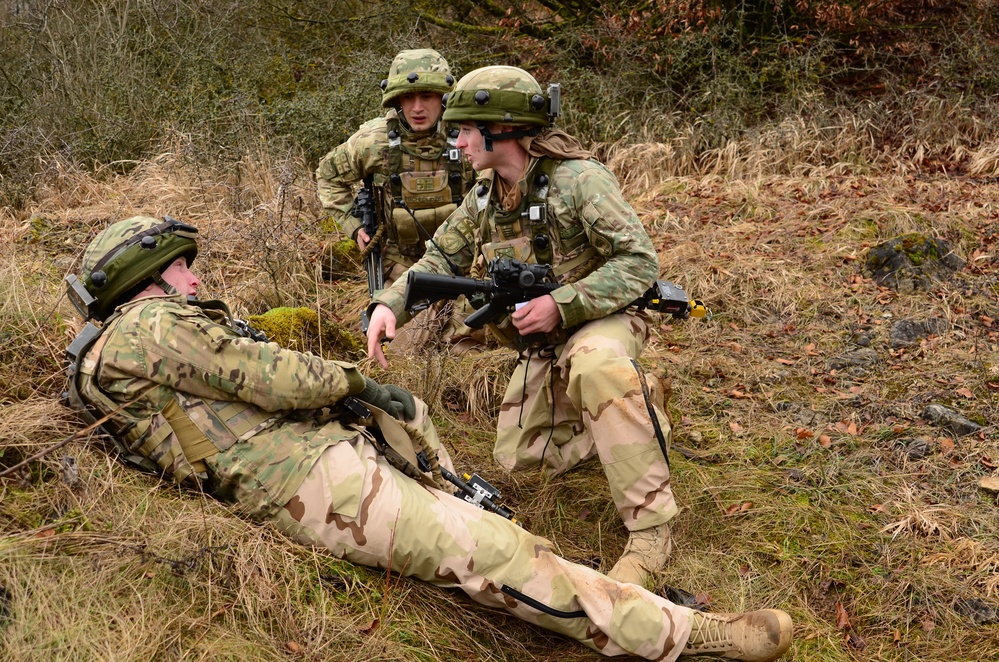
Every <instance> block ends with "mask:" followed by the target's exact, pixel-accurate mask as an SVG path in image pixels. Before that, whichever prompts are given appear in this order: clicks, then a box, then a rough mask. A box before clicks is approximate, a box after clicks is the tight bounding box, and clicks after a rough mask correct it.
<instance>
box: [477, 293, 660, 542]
mask: <svg viewBox="0 0 999 662" xmlns="http://www.w3.org/2000/svg"><path fill="white" fill-rule="evenodd" d="M648 335H649V330H648V325H647V324H646V322H645V320H644V319H643V318H642V317H640V316H637V315H632V314H627V313H619V314H615V315H609V316H607V317H604V318H601V319H598V320H594V321H592V322H587V323H586V324H584V325H582V326H581V327H580V328H579V329H578V330H577V331H576V332H575V333H573V334H572V336H571V337H570V338H569V340H568V342H567V343H566V344H564V345H558V346H556V347H554V348H544V349H541V350H537V349H532V350H529V351H525V352H522V353H521V355H520V361H519V363H518V364H517V367H516V368H515V369H514V371H513V375H512V376H511V377H510V383H509V385H508V386H507V390H506V393H505V394H504V396H503V403H502V405H501V406H500V412H499V417H498V420H497V435H496V446H495V448H494V449H493V456H494V457H495V458H496V461H497V462H498V463H499V464H500V465H501V466H503V467H504V468H506V469H508V470H519V469H526V468H529V467H536V466H538V465H541V466H542V468H543V470H544V471H545V472H546V473H550V474H551V475H558V474H561V473H563V472H565V471H568V470H569V469H571V468H572V467H574V466H576V465H577V464H579V463H580V462H582V461H583V460H586V459H589V458H591V457H593V456H594V455H596V456H597V457H599V458H600V463H601V464H602V465H603V468H604V474H605V475H606V476H607V482H608V483H609V484H610V492H611V497H612V498H613V500H614V505H615V506H616V507H617V511H618V513H619V514H620V515H621V519H622V520H623V521H624V525H625V527H627V529H628V530H629V531H638V530H640V529H645V528H648V527H651V526H657V525H659V524H662V523H663V522H667V521H669V520H670V519H672V518H673V516H674V515H676V512H677V506H676V502H675V501H674V499H673V492H672V490H671V489H670V474H669V466H668V465H667V463H666V459H665V456H664V455H663V448H662V446H661V445H660V443H659V439H658V438H657V437H656V434H655V430H654V428H653V426H652V420H651V418H650V416H649V405H648V404H647V403H646V400H645V397H644V395H643V390H642V376H640V374H639V372H638V370H637V363H633V362H632V360H633V359H634V360H635V361H637V359H638V356H639V355H640V354H641V352H642V349H643V348H644V346H645V342H646V340H647V339H648ZM648 381H649V382H656V386H657V387H658V380H655V379H654V378H653V377H652V376H649V380H648ZM656 400H660V401H661V396H660V397H658V398H652V401H653V403H656ZM661 406H662V403H661V402H660V403H658V404H653V407H654V410H655V412H656V415H657V418H658V420H659V426H660V428H661V429H662V432H663V441H664V442H665V444H666V447H667V448H668V447H669V443H670V441H671V431H670V424H669V419H668V417H667V416H666V415H665V414H664V413H663V411H662V409H661Z"/></svg>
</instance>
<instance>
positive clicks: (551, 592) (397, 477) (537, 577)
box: [274, 436, 692, 660]
mask: <svg viewBox="0 0 999 662" xmlns="http://www.w3.org/2000/svg"><path fill="white" fill-rule="evenodd" d="M345 482H349V483H351V484H361V485H363V487H362V488H361V490H360V492H359V493H358V495H357V497H356V499H354V500H351V501H350V502H349V504H347V505H341V504H340V502H338V501H337V500H336V495H335V494H334V493H333V491H332V490H333V486H337V485H341V484H343V483H345ZM357 504H360V505H359V507H358V505H357ZM274 521H275V522H276V523H277V525H278V527H279V528H281V529H282V530H283V531H284V532H285V533H286V534H288V535H289V536H290V537H291V538H292V539H294V540H297V541H298V542H301V543H303V544H306V545H313V546H317V547H326V548H328V549H330V550H332V551H333V553H334V554H336V555H337V556H340V557H342V558H344V559H347V560H349V561H352V562H354V563H359V564H362V565H367V566H373V567H378V568H386V569H390V570H393V571H395V572H397V573H400V574H403V575H406V576H410V577H416V578H419V579H423V580H425V581H428V582H431V583H433V584H436V585H438V586H442V587H449V588H450V587H453V588H459V589H461V590H462V591H464V592H465V593H466V594H467V595H468V596H469V597H471V598H472V599H473V600H475V601H476V602H478V603H480V604H483V605H487V606H490V607H495V608H498V609H504V610H506V611H507V612H508V613H509V614H511V615H513V616H516V617H517V618H520V619H523V620H525V621H528V622H530V623H535V624H537V625H540V626H542V627H544V628H547V629H549V630H552V631H554V632H557V633H559V634H562V635H565V636H567V637H571V638H573V639H575V640H577V641H579V642H582V643H583V644H585V645H587V646H589V647H590V648H592V649H594V650H596V651H599V652H600V653H602V654H604V655H621V654H626V653H627V654H631V655H636V656H639V657H643V658H646V659H650V660H675V659H676V658H677V656H679V655H680V654H681V653H682V652H683V646H684V643H685V642H686V641H687V638H688V637H689V635H690V627H691V614H692V612H691V610H689V609H687V608H686V607H682V606H679V605H675V604H673V603H671V602H669V601H668V600H666V599H664V598H661V597H659V596H657V595H654V594H652V593H650V592H648V591H646V590H645V589H643V588H641V587H639V586H636V585H634V584H621V583H618V582H615V581H613V580H612V579H609V578H608V577H606V576H604V575H602V574H600V573H598V572H596V571H595V570H591V569H590V568H586V567H584V566H580V565H576V564H574V563H571V562H569V561H566V560H565V559H563V558H560V557H559V556H556V555H555V554H554V553H553V552H552V551H551V549H550V547H549V544H548V543H547V541H545V540H544V539H542V538H539V537H537V536H534V535H531V534H530V533H528V532H527V531H525V530H524V529H522V528H520V527H518V526H517V525H515V524H513V523H511V522H510V521H508V520H506V519H504V518H502V517H499V516H498V515H494V514H492V513H487V512H485V511H483V510H480V509H478V508H476V507H475V506H473V505H471V504H469V503H466V502H464V501H462V500H460V499H457V498H455V497H453V496H451V495H448V494H444V493H443V492H440V491H438V490H435V489H432V488H427V487H424V486H421V485H420V484H418V483H416V482H415V481H413V480H409V479H407V478H406V477H405V476H403V475H402V474H400V473H399V472H398V471H396V470H395V469H394V468H392V467H390V466H389V465H388V464H387V463H386V462H385V459H384V458H382V457H380V456H378V455H377V454H375V452H374V450H373V449H372V447H371V446H370V444H367V443H365V442H364V440H363V437H360V436H359V437H357V438H355V439H354V440H352V441H350V442H346V443H341V444H339V445H337V446H333V447H332V448H329V449H327V450H326V452H325V453H324V454H323V456H322V457H321V458H320V459H319V461H318V462H317V463H316V465H315V466H314V468H313V470H312V472H311V473H310V474H309V475H308V477H307V478H306V479H305V481H304V482H303V483H302V486H301V488H300V489H299V490H298V492H296V494H295V495H294V496H293V497H292V498H291V500H290V501H289V502H288V503H287V505H286V506H285V507H284V508H283V509H282V510H281V511H280V512H279V513H278V514H277V516H276V517H275V520H274ZM523 596H527V598H528V599H533V600H535V601H537V602H538V603H540V604H541V605H542V606H544V607H546V608H547V609H548V610H549V613H545V611H542V610H541V609H539V608H537V606H536V605H532V604H529V603H528V602H527V601H525V599H524V598H523ZM551 610H557V611H558V612H561V614H560V615H552V613H550V611H551Z"/></svg>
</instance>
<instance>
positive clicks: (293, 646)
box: [284, 641, 302, 654]
mask: <svg viewBox="0 0 999 662" xmlns="http://www.w3.org/2000/svg"><path fill="white" fill-rule="evenodd" d="M284 649H285V650H286V651H288V652H289V653H293V654H294V653H297V652H298V651H300V650H302V647H301V646H299V645H298V642H295V641H286V642H284Z"/></svg>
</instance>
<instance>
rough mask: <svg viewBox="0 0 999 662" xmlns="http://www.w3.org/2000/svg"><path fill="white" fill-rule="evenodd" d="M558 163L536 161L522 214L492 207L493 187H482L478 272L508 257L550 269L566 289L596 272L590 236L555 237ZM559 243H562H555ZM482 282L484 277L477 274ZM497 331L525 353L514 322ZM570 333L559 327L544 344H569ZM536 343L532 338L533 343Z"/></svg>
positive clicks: (505, 321)
mask: <svg viewBox="0 0 999 662" xmlns="http://www.w3.org/2000/svg"><path fill="white" fill-rule="evenodd" d="M558 165H559V161H557V160H555V159H551V158H547V157H542V158H539V159H537V161H535V163H534V165H533V166H532V167H531V169H530V171H529V172H528V174H527V176H526V177H525V179H526V180H527V181H528V182H529V185H528V190H527V193H526V194H525V195H524V196H523V198H522V199H521V202H520V205H519V206H518V208H517V209H515V210H513V211H510V212H505V211H502V210H500V209H498V207H497V206H496V205H495V204H493V203H492V195H493V190H492V189H493V186H494V184H493V182H489V183H488V185H487V184H486V183H485V182H484V181H483V182H480V184H479V187H478V188H477V189H476V192H475V193H476V199H477V208H478V210H479V214H478V222H479V224H478V227H479V231H478V232H479V236H478V242H479V253H480V255H481V257H482V261H481V262H480V263H478V265H477V267H478V269H480V270H481V269H484V268H485V265H487V264H489V263H490V262H492V261H493V260H494V259H496V258H500V257H506V258H512V259H515V260H520V261H521V262H527V263H532V264H549V265H551V267H552V272H553V273H554V275H555V278H556V280H557V281H558V283H559V284H561V285H567V284H570V283H574V282H576V281H578V280H580V279H581V278H585V277H586V276H588V275H589V274H590V273H592V272H593V271H595V270H596V269H597V268H598V267H600V265H601V264H603V259H602V258H600V256H599V255H598V254H597V251H596V249H595V248H593V247H592V246H590V245H589V243H588V241H587V239H586V234H585V233H584V232H582V231H579V232H577V233H575V234H573V235H572V236H570V237H562V236H559V235H555V238H554V239H553V236H552V233H555V232H558V230H557V228H558V227H559V224H558V222H557V219H556V218H555V215H554V212H553V211H552V209H551V206H550V205H549V204H548V194H549V191H550V188H551V183H552V181H553V178H554V174H555V169H556V168H557V167H558ZM556 242H557V243H556ZM474 272H475V269H473V275H474V276H475V277H476V278H481V277H482V274H481V273H474ZM493 332H494V333H496V334H497V335H499V336H500V337H502V338H506V339H507V340H508V341H509V342H510V343H512V344H513V345H515V346H517V347H518V348H519V349H523V346H524V345H525V342H524V339H523V338H521V337H520V336H519V334H517V331H516V329H515V328H514V327H513V325H512V323H511V322H510V320H509V318H504V319H503V320H502V321H501V322H500V323H499V324H497V325H495V327H494V328H493ZM571 332H572V331H571V330H566V329H561V328H557V329H555V330H554V331H552V332H551V333H549V334H547V336H546V337H545V342H544V343H543V344H552V345H554V344H559V343H562V342H565V340H566V339H567V338H568V336H569V335H570V334H571ZM535 340H537V339H534V338H532V339H531V340H530V342H529V343H527V344H532V343H534V341H535Z"/></svg>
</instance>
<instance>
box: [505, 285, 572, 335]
mask: <svg viewBox="0 0 999 662" xmlns="http://www.w3.org/2000/svg"><path fill="white" fill-rule="evenodd" d="M510 319H511V320H512V321H513V325H514V326H515V327H517V331H518V332H519V333H520V335H522V336H526V335H529V334H531V333H549V332H551V331H554V330H555V328H556V327H557V326H558V325H559V324H561V323H562V313H561V312H560V311H559V309H558V304H557V303H555V299H553V298H552V295H550V294H546V295H544V296H543V297H538V298H537V299H531V300H530V301H528V302H527V303H526V304H524V305H523V306H522V307H521V309H520V310H518V311H516V312H514V313H513V315H511V316H510Z"/></svg>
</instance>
